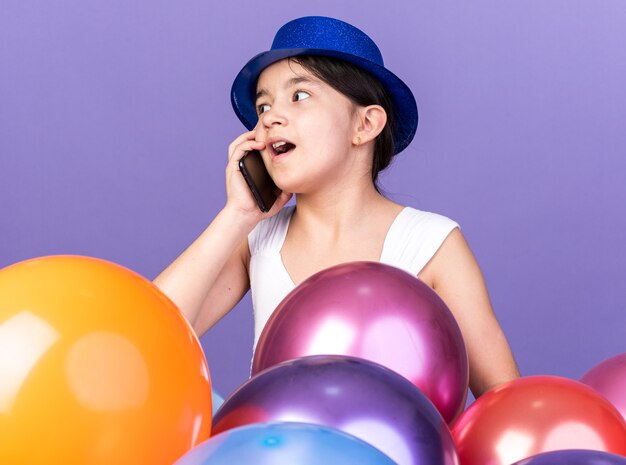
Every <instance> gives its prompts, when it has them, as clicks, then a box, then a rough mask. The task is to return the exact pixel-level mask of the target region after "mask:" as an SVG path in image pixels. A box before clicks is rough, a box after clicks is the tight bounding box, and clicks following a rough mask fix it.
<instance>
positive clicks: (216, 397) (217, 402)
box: [212, 391, 224, 415]
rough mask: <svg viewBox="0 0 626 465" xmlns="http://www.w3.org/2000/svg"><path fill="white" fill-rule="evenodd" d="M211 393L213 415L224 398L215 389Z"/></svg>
mask: <svg viewBox="0 0 626 465" xmlns="http://www.w3.org/2000/svg"><path fill="white" fill-rule="evenodd" d="M212 395H213V403H212V405H213V415H215V412H217V409H219V408H220V407H221V406H222V404H223V403H224V398H223V397H222V396H220V395H219V394H218V393H217V392H215V391H213V392H212Z"/></svg>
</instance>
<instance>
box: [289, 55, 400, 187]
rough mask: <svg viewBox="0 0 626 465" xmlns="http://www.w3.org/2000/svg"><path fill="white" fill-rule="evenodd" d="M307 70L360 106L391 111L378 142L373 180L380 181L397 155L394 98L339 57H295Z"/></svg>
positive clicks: (366, 75) (364, 72)
mask: <svg viewBox="0 0 626 465" xmlns="http://www.w3.org/2000/svg"><path fill="white" fill-rule="evenodd" d="M290 60H291V61H294V62H295V63H298V64H299V65H301V66H302V67H303V68H304V69H306V70H307V71H309V72H310V73H312V74H313V75H314V76H316V77H318V78H319V79H321V80H322V81H324V82H325V83H327V84H328V85H329V86H331V87H332V88H334V89H335V90H336V91H338V92H341V93H342V94H343V95H345V96H346V97H348V98H349V99H350V100H351V101H352V102H353V103H355V104H357V105H360V106H364V107H365V106H368V105H380V106H381V107H383V109H384V110H385V112H386V113H387V124H386V125H385V127H384V128H383V130H382V131H381V133H380V134H379V135H378V137H376V141H375V142H374V157H373V160H372V182H373V183H374V187H375V188H376V191H378V192H379V193H380V189H379V187H378V184H377V180H378V173H380V172H381V171H382V170H384V169H385V168H387V166H389V163H391V159H392V157H393V127H394V120H393V106H392V103H391V98H390V97H389V95H388V94H387V91H386V90H385V88H384V87H383V86H382V84H381V83H380V81H379V80H378V79H376V78H375V77H374V76H372V75H371V74H370V73H368V72H367V71H364V70H362V69H361V68H358V67H357V66H355V65H353V64H351V63H348V62H347V61H344V60H340V59H338V58H332V57H327V56H320V55H303V56H297V57H291V58H290Z"/></svg>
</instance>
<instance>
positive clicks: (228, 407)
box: [211, 355, 459, 465]
mask: <svg viewBox="0 0 626 465" xmlns="http://www.w3.org/2000/svg"><path fill="white" fill-rule="evenodd" d="M268 422H298V423H310V424H315V425H323V426H326V427H330V428H335V429H338V430H340V431H343V432H344V433H348V434H351V435H353V436H355V437H357V438H359V439H361V440H363V441H365V442H367V443H369V444H371V445H372V446H374V447H376V448H378V449H379V450H380V451H382V452H383V453H384V454H386V455H388V456H389V457H390V458H391V459H392V460H393V461H394V462H396V463H397V464H398V465H458V463H459V461H458V455H457V451H456V446H455V445H454V441H453V439H452V435H451V433H450V430H449V429H448V426H447V425H446V422H445V421H444V419H443V418H442V417H441V415H440V414H439V412H438V411H437V409H436V408H435V406H434V405H433V404H432V402H430V400H428V398H427V397H426V396H425V395H424V394H423V393H422V392H421V391H420V390H419V389H418V388H416V387H415V386H414V385H412V384H411V383H410V382H409V381H408V380H407V379H406V378H404V377H403V376H400V375H399V374H398V373H395V372H394V371H392V370H389V369H388V368H385V367H383V366H381V365H379V364H377V363H373V362H370V361H367V360H363V359H361V358H355V357H346V356H343V355H317V356H311V357H302V358H297V359H295V360H289V361H286V362H283V363H279V364H278V365H274V366H273V367H271V368H268V369H267V370H264V371H262V372H261V373H258V374H257V375H256V376H253V377H252V378H251V379H249V380H248V381H246V382H245V383H244V384H243V385H242V386H240V387H239V388H238V389H237V390H236V391H235V392H234V393H233V394H232V395H231V396H230V397H229V398H228V399H226V401H225V402H224V404H223V405H222V406H221V407H220V409H219V410H218V411H217V413H216V414H215V417H214V418H213V430H212V431H211V433H212V434H214V435H219V433H222V432H223V431H226V430H230V429H232V428H236V427H238V426H242V425H249V424H253V423H268ZM218 437H219V436H218ZM312 453H315V451H312ZM290 463H296V462H290ZM298 463H299V462H298ZM342 463H343V462H342ZM328 465H331V464H330V463H329V464H328Z"/></svg>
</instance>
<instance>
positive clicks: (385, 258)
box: [380, 207, 459, 276]
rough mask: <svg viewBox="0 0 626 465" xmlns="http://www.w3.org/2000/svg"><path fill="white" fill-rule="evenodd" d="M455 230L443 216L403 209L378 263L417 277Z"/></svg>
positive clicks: (413, 209) (454, 224)
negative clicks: (400, 269)
mask: <svg viewBox="0 0 626 465" xmlns="http://www.w3.org/2000/svg"><path fill="white" fill-rule="evenodd" d="M458 227H459V225H458V223H456V222H455V221H453V220H451V219H450V218H447V217H445V216H443V215H439V214H437V213H432V212H427V211H421V210H417V209H415V208H411V207H405V208H404V210H402V211H401V212H400V214H399V215H398V217H397V218H396V220H395V221H394V222H393V224H392V225H391V228H390V229H389V232H388V233H387V237H386V238H385V243H384V245H383V252H382V254H381V257H380V261H381V262H382V263H386V264H388V265H393V266H395V267H398V268H402V269H403V270H405V271H408V272H409V273H411V274H412V275H413V276H417V275H418V274H419V273H420V271H421V270H422V268H424V266H426V264H427V263H428V262H429V261H430V259H431V258H432V257H433V256H434V255H435V253H436V252H437V250H438V249H439V247H441V244H443V241H444V240H445V239H446V238H447V237H448V235H449V234H450V232H452V230H453V229H454V228H458Z"/></svg>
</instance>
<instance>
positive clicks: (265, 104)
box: [256, 103, 270, 115]
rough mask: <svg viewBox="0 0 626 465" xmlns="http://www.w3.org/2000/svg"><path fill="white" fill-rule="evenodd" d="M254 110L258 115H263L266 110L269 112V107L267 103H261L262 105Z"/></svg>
mask: <svg viewBox="0 0 626 465" xmlns="http://www.w3.org/2000/svg"><path fill="white" fill-rule="evenodd" d="M256 109H257V112H258V113H259V115H260V114H261V113H265V112H266V111H267V110H269V109H270V106H269V105H268V104H267V103H263V104H262V105H259V106H257V107H256Z"/></svg>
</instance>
